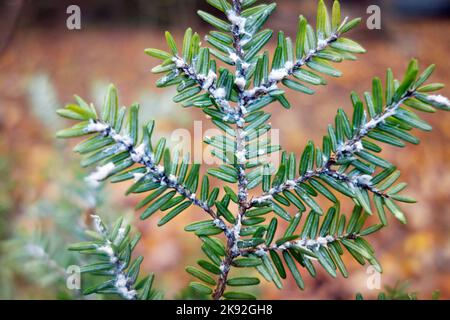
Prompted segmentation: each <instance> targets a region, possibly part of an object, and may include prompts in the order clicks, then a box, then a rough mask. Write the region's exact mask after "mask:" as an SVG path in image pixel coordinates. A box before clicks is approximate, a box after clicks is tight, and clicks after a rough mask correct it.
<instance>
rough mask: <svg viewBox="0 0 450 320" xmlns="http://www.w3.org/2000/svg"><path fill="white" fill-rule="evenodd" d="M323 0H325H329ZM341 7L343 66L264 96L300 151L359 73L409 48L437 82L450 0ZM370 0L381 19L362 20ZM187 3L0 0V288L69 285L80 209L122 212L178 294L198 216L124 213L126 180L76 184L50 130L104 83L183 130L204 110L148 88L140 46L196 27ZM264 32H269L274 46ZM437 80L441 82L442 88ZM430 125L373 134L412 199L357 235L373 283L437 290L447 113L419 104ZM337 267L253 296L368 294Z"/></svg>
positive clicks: (398, 60)
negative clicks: (190, 230)
mask: <svg viewBox="0 0 450 320" xmlns="http://www.w3.org/2000/svg"><path fill="white" fill-rule="evenodd" d="M328 2H330V1H328ZM70 4H77V5H79V6H80V8H81V12H82V18H81V23H82V29H81V30H74V31H70V30H68V29H67V28H66V19H67V14H66V8H67V6H69V5H70ZM341 4H342V6H343V10H344V14H345V15H349V16H351V17H356V16H361V17H363V22H364V23H363V24H362V25H361V27H360V28H358V29H356V30H355V31H352V37H353V38H354V39H355V40H358V41H359V42H360V43H361V44H362V45H363V46H364V47H365V48H366V49H367V51H368V52H367V53H366V54H365V55H363V56H360V57H359V60H358V61H357V62H349V63H344V64H342V65H340V66H339V68H340V69H341V70H342V71H343V72H344V76H343V77H342V78H339V79H332V80H330V81H329V85H328V86H325V87H322V88H318V90H317V93H316V94H315V95H314V96H312V97H310V96H306V95H297V94H291V93H290V98H291V102H292V105H293V108H292V110H290V111H286V110H284V109H282V108H281V107H280V106H279V105H276V104H275V105H273V106H271V107H270V108H271V109H270V110H271V111H273V112H274V115H273V117H272V124H273V126H274V127H275V128H279V129H280V135H281V144H282V145H283V147H284V149H286V150H290V151H294V152H297V153H299V152H300V151H301V150H302V149H303V147H304V146H305V144H306V141H307V140H308V139H313V140H315V141H319V139H321V137H322V135H323V133H324V132H325V130H326V125H327V124H328V123H329V122H331V121H332V119H333V117H334V115H335V112H336V109H337V108H338V107H343V108H344V109H345V110H350V104H349V94H350V92H351V90H355V91H356V92H358V93H362V92H363V91H364V90H367V89H369V88H370V85H371V78H372V77H373V76H379V77H381V78H384V71H385V70H386V68H387V67H392V69H393V70H394V72H396V74H397V75H400V74H402V73H403V70H404V68H405V67H406V64H407V62H408V60H409V59H410V58H411V57H416V58H418V59H419V61H420V63H421V65H422V67H425V66H427V65H428V64H430V63H435V64H436V65H437V71H436V73H435V74H434V76H433V81H435V82H443V83H445V84H447V85H450V67H449V62H448V61H449V52H450V19H449V13H450V5H449V4H450V3H449V1H446V0H428V1H421V0H414V1H413V0H397V1H394V0H391V1H378V2H377V1H346V0H343V1H341ZM370 4H377V5H379V6H380V8H381V18H382V20H381V22H382V25H381V27H382V28H381V30H368V29H367V27H366V26H365V20H366V19H367V17H368V14H367V13H366V9H367V7H368V5H370ZM315 8H316V1H313V0H311V1H310V0H307V1H306V0H304V1H299V0H279V1H278V8H277V10H276V12H275V14H274V15H273V16H272V19H271V20H270V21H269V23H268V25H269V27H271V28H273V29H274V30H275V31H278V30H281V29H282V30H285V31H286V33H287V34H290V35H292V36H293V35H294V33H295V28H296V22H297V17H298V14H300V13H302V14H304V15H306V16H307V17H308V18H309V19H313V18H314V11H315ZM196 9H207V10H210V7H209V6H208V5H207V4H206V3H205V1H203V0H152V1H144V0H121V1H119V0H117V1H110V0H99V1H87V0H84V1H82V0H79V1H76V0H70V1H66V0H58V1H56V0H40V1H25V0H23V1H21V0H1V1H0V239H1V249H0V250H1V251H0V298H33V299H38V298H44V299H55V298H79V294H78V293H77V292H70V291H68V290H66V289H65V280H64V277H65V268H66V267H67V266H68V265H70V264H74V263H75V264H76V263H80V260H79V257H75V256H72V254H71V253H69V252H68V251H67V250H66V247H67V245H68V244H69V243H71V242H75V241H79V240H80V239H82V231H83V228H85V227H86V225H87V224H89V220H88V217H89V214H90V213H92V212H97V213H98V214H100V215H101V216H102V217H104V219H105V220H107V221H113V220H114V218H116V217H118V216H119V215H124V216H126V217H127V219H128V220H129V221H133V222H134V225H135V226H136V228H137V229H139V231H141V232H142V233H143V240H142V241H141V244H140V246H139V247H138V251H139V252H138V253H139V254H142V255H144V256H145V260H144V264H143V269H144V270H145V271H151V272H155V273H156V276H157V278H156V286H157V287H158V288H160V289H162V290H163V291H164V292H165V296H166V298H174V297H183V293H181V294H180V290H181V292H184V291H182V290H183V288H185V287H186V286H187V284H188V282H189V276H188V275H187V274H186V273H185V272H184V267H185V266H186V265H187V264H188V263H195V261H196V258H198V257H200V255H201V253H200V250H199V243H198V240H197V239H196V238H195V237H193V236H192V235H189V234H186V233H185V232H184V231H183V226H184V225H185V224H187V223H189V222H191V221H195V220H196V219H199V218H201V214H199V213H198V212H196V210H191V211H189V213H186V214H184V215H182V216H180V217H178V218H177V219H176V220H174V221H173V222H172V223H171V224H169V225H167V226H165V227H164V228H163V229H161V228H158V227H157V226H156V223H155V219H157V217H154V218H153V219H150V220H146V221H145V222H142V221H139V219H137V218H134V217H136V216H137V214H136V213H135V212H133V209H132V208H133V205H134V204H135V203H137V202H138V201H139V199H140V198H139V197H138V196H129V197H125V196H123V193H124V191H125V189H126V188H127V186H126V185H111V184H107V185H106V186H105V187H104V188H102V189H101V190H89V189H88V188H87V187H86V186H85V184H84V181H83V177H84V176H85V175H87V174H88V171H87V170H83V169H81V168H80V167H79V157H78V156H77V155H75V154H73V153H72V152H71V147H72V146H73V144H71V143H67V142H64V141H63V142H61V141H56V139H55V138H54V133H55V131H56V130H57V129H59V128H62V127H64V126H66V125H67V123H66V122H65V121H64V120H61V119H59V118H58V117H56V115H55V109H57V108H59V107H61V106H63V105H64V104H65V103H68V102H71V101H72V95H73V94H78V95H80V96H82V97H84V98H85V99H86V100H88V101H92V102H94V103H96V104H97V105H100V104H101V101H102V99H103V94H104V92H105V89H106V86H107V85H108V83H111V82H112V83H114V84H115V85H116V86H117V87H118V89H119V95H120V102H121V104H123V105H130V104H131V103H133V102H139V103H140V104H141V106H142V107H141V115H142V118H143V119H155V120H157V132H158V135H159V136H163V135H166V136H169V135H170V133H171V132H172V130H174V129H176V128H186V129H188V130H191V131H192V130H193V121H194V120H204V116H203V115H202V113H201V112H199V111H198V110H192V109H181V107H179V106H177V105H175V104H174V103H172V102H171V97H172V95H173V92H172V91H171V90H170V89H169V90H167V89H164V90H163V89H156V88H155V86H154V83H155V80H156V79H157V78H156V77H155V76H154V75H152V74H151V72H150V69H151V67H153V66H154V65H155V64H156V62H157V61H156V60H153V59H152V58H149V57H148V56H146V55H145V54H144V52H143V50H144V49H145V48H148V47H156V48H162V49H164V48H165V44H164V41H163V32H164V31H165V30H171V31H172V32H173V34H174V35H175V36H176V38H177V40H181V37H182V34H183V32H184V30H185V28H187V27H189V26H191V27H193V29H194V30H195V31H197V32H199V33H200V34H206V33H207V32H208V30H209V27H208V26H207V25H205V24H204V23H202V21H201V20H200V19H199V18H198V17H197V16H196V14H195V11H196ZM273 44H274V43H273V42H271V46H273ZM443 94H444V95H446V96H449V95H450V91H449V89H448V88H446V89H444V91H443ZM424 118H425V120H427V121H429V122H430V123H431V124H432V125H433V127H434V130H433V132H432V133H431V134H426V135H425V134H423V133H419V132H417V135H418V136H419V137H420V138H421V140H422V144H420V145H419V146H408V148H407V149H406V150H405V151H402V150H399V149H394V148H390V147H386V148H385V150H384V151H383V153H384V155H385V156H386V157H387V158H388V159H389V160H391V161H392V162H393V163H395V164H398V166H399V168H400V169H401V171H402V173H403V180H404V181H406V182H407V183H408V184H409V189H408V190H409V194H410V195H411V196H413V197H415V198H416V199H417V200H418V203H417V204H416V205H412V206H410V207H407V206H405V207H404V209H405V211H406V212H407V216H408V220H409V223H408V225H407V226H402V225H400V224H399V223H398V222H397V221H396V220H395V219H392V218H391V219H390V220H389V222H390V223H389V227H388V228H387V229H385V230H383V231H381V232H379V233H378V234H376V235H373V236H371V237H370V240H371V241H372V242H373V244H374V246H375V248H376V249H377V252H378V257H379V260H380V261H381V263H382V265H383V267H384V273H383V274H382V278H381V280H382V281H381V285H382V289H383V288H384V287H385V286H389V287H395V286H396V285H397V284H401V285H400V287H398V288H399V290H403V287H405V284H409V287H407V288H406V289H405V290H406V291H408V292H417V295H418V297H419V298H430V297H431V294H432V292H433V291H435V290H439V291H440V292H441V298H443V299H448V298H450V232H449V229H450V209H449V205H450V192H449V190H450V170H449V169H450V168H449V165H448V163H449V159H450V148H449V147H450V125H449V123H450V114H449V113H439V114H437V115H424ZM347 260H348V263H349V269H350V276H349V278H348V279H342V277H338V279H337V280H334V279H332V278H331V277H329V276H328V275H327V274H325V273H324V272H319V275H318V277H317V279H311V278H310V277H308V276H307V275H306V273H305V274H304V278H306V290H305V291H298V290H297V289H296V287H295V283H294V282H293V281H286V282H285V288H284V289H283V290H281V291H280V290H277V289H275V288H274V287H273V286H272V285H270V284H263V285H262V286H261V287H260V290H261V292H259V293H260V295H261V296H262V297H263V298H266V299H352V298H354V295H355V293H356V292H362V293H363V294H364V295H365V296H366V297H369V298H373V297H376V295H377V293H378V291H377V290H369V289H368V288H367V285H366V281H367V277H368V276H369V275H368V274H367V273H366V268H365V267H361V266H359V265H356V263H354V262H352V260H351V259H347Z"/></svg>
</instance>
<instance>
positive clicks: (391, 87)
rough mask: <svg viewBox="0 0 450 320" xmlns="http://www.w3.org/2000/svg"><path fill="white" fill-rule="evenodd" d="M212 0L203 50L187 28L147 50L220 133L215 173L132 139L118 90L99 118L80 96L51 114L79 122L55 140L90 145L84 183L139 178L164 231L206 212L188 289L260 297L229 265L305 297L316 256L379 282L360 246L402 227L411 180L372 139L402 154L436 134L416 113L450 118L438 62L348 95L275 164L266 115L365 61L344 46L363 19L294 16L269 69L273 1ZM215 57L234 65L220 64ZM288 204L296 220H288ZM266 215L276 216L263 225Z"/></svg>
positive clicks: (144, 137)
mask: <svg viewBox="0 0 450 320" xmlns="http://www.w3.org/2000/svg"><path fill="white" fill-rule="evenodd" d="M207 2H208V3H209V4H211V5H212V6H213V7H215V8H216V9H218V10H219V11H221V12H222V13H223V16H224V17H225V18H226V20H223V19H222V18H223V17H221V18H218V17H215V16H213V15H211V14H209V13H207V12H204V11H199V12H198V13H199V15H200V16H201V17H202V18H203V19H204V20H205V21H206V22H208V23H209V24H211V25H212V26H213V27H214V28H215V29H216V30H214V31H211V32H210V34H209V35H208V36H207V37H206V42H207V43H208V44H209V45H210V47H204V46H202V45H201V41H200V40H201V37H200V36H199V35H198V34H197V33H193V32H192V30H191V29H190V28H189V29H188V30H187V31H186V33H185V36H184V40H183V44H182V46H181V47H179V46H177V45H176V43H175V40H174V38H173V37H172V35H171V34H170V33H169V32H167V33H166V40H167V44H168V46H169V49H170V50H169V52H166V51H163V50H160V49H147V50H145V52H146V53H147V54H148V55H150V56H152V57H155V58H158V59H160V60H162V63H161V64H160V65H158V66H157V67H155V68H154V69H153V72H155V73H161V74H163V77H162V78H161V79H159V80H158V81H157V86H158V87H169V86H175V87H176V89H177V94H176V95H175V97H174V101H175V102H177V103H181V104H182V106H183V107H197V108H200V109H201V110H202V111H203V112H204V113H205V114H206V115H207V116H208V118H209V119H211V121H212V122H213V123H214V125H216V126H217V127H218V128H219V129H220V130H222V131H223V134H221V135H217V136H215V137H212V138H211V137H205V143H206V144H208V145H209V146H210V147H211V149H212V155H213V156H214V157H216V158H217V159H218V160H219V161H221V163H222V165H220V166H219V167H215V168H210V169H209V170H208V171H207V174H206V175H204V176H203V177H201V176H200V165H199V164H198V163H193V164H192V163H191V161H190V157H189V155H186V154H185V155H182V154H180V153H179V152H172V150H171V148H169V147H167V146H166V140H165V139H163V138H162V139H159V140H158V141H157V142H154V141H153V140H154V139H152V136H153V132H154V122H153V121H151V122H149V123H148V124H147V125H145V126H144V127H143V129H142V133H140V130H139V125H138V124H139V117H138V112H139V105H138V104H133V105H132V106H131V107H130V108H128V109H127V108H119V103H118V96H117V91H116V89H115V88H114V86H112V85H111V86H110V88H109V90H108V92H107V95H106V98H105V102H104V105H103V108H102V110H101V113H100V114H99V113H97V110H96V108H95V107H94V106H93V105H92V104H88V103H86V102H85V101H84V100H83V99H81V98H80V97H76V98H75V100H76V103H74V104H69V105H67V106H66V108H64V109H61V110H59V111H58V113H59V114H60V115H61V116H63V117H66V118H69V119H72V120H77V121H78V123H77V124H76V125H74V126H73V127H71V128H68V129H64V130H61V131H59V132H58V137H60V138H72V137H81V136H87V135H89V136H90V137H89V138H88V139H86V140H84V141H82V142H81V143H79V144H78V145H77V146H76V147H75V149H74V150H75V151H76V152H78V153H80V154H82V155H83V156H84V158H83V160H82V166H84V167H87V166H91V165H94V164H95V165H97V169H96V171H95V172H93V173H92V174H91V175H90V176H89V177H88V181H89V182H90V183H91V184H93V185H98V184H99V183H100V182H101V181H104V180H106V179H107V178H110V177H111V180H112V182H116V183H117V182H121V181H127V180H134V183H133V185H132V186H131V187H130V188H129V190H128V193H148V196H147V197H146V198H145V199H143V200H142V201H141V202H140V203H139V204H138V205H137V208H138V209H141V208H142V209H143V212H142V214H141V219H147V218H148V217H150V216H152V215H154V214H155V213H156V212H158V211H160V212H163V213H164V215H163V216H162V217H161V219H160V220H159V222H158V226H163V225H165V224H166V223H168V222H169V221H171V220H172V219H174V218H176V217H177V216H178V215H179V214H181V213H182V212H184V211H185V210H186V209H187V208H188V207H190V206H194V207H196V208H197V209H198V210H200V211H202V212H204V213H205V220H203V221H198V222H195V223H193V224H190V225H188V226H187V227H186V228H185V230H186V231H188V232H192V233H194V234H195V235H196V236H197V237H199V239H200V240H201V242H202V245H201V249H202V250H203V252H204V253H205V255H206V257H207V259H208V260H206V259H205V260H199V261H198V266H188V267H187V268H186V271H187V272H188V273H189V274H190V275H192V276H193V277H194V278H196V279H197V280H198V281H194V282H192V283H191V284H190V286H191V287H192V288H193V289H195V290H196V291H197V292H199V293H200V294H203V295H210V296H211V298H213V299H221V298H226V299H251V298H254V296H253V295H252V294H251V293H248V292H241V291H240V290H235V289H233V288H237V287H239V288H247V289H249V288H251V287H252V286H255V285H258V284H259V283H260V278H257V277H254V276H252V275H250V276H249V275H242V274H239V275H238V276H236V277H232V276H231V273H230V272H231V270H235V269H237V268H250V270H252V269H253V270H254V269H256V270H257V271H258V272H259V273H260V274H261V276H262V278H264V279H266V280H267V281H271V282H273V283H274V284H275V285H276V286H277V287H278V288H281V287H282V280H281V279H284V278H286V276H287V274H288V273H291V274H292V276H293V279H294V280H295V282H296V284H297V285H298V287H299V288H300V289H303V288H304V281H303V277H302V275H301V272H300V270H299V267H301V268H305V269H306V271H307V272H308V273H309V274H310V275H312V276H313V277H315V276H316V274H317V271H316V266H317V265H315V264H314V263H313V261H316V260H317V261H318V265H320V266H321V267H322V268H324V270H325V271H326V272H327V273H328V274H329V275H331V276H332V277H336V276H337V274H338V273H341V274H342V275H343V276H344V277H347V275H348V272H347V269H346V266H345V264H344V260H343V259H342V257H341V256H342V255H343V254H344V252H348V253H349V254H350V255H351V256H353V258H354V259H355V260H356V261H357V262H359V263H360V264H365V263H367V262H368V263H369V264H371V265H373V266H374V267H375V269H376V270H377V271H379V272H381V271H382V270H381V266H380V265H379V263H378V261H377V259H376V257H375V250H374V248H373V247H372V246H371V245H370V244H369V242H368V241H367V240H366V238H367V236H368V235H370V234H372V233H375V232H378V231H379V230H380V229H382V228H383V227H384V226H386V225H387V216H386V212H391V213H392V214H393V215H394V216H395V218H397V219H398V220H399V221H400V222H402V223H406V217H405V215H404V213H403V210H402V209H401V207H400V206H399V203H402V202H403V203H412V202H415V200H414V199H412V198H410V197H407V196H405V195H403V194H400V192H401V191H403V190H404V189H405V187H406V184H405V183H396V182H397V180H398V178H399V176H400V172H399V171H398V170H397V169H396V167H395V166H394V165H392V164H391V163H390V162H389V161H387V160H386V159H384V158H383V157H381V156H380V155H379V154H378V153H379V152H380V151H381V150H382V148H381V146H380V143H386V144H388V145H393V146H396V147H404V146H405V145H406V143H411V144H418V143H419V139H418V138H417V137H415V136H414V135H413V134H412V133H411V132H412V129H413V128H417V129H421V130H424V131H430V130H431V126H430V125H429V124H428V123H426V122H425V121H424V120H422V119H421V118H420V117H419V116H418V115H417V114H416V111H423V112H435V111H436V109H442V110H447V111H448V110H449V109H450V102H449V100H448V99H447V98H445V97H443V96H441V95H434V94H431V93H430V92H433V91H436V90H438V89H440V88H442V87H443V85H441V84H425V82H426V81H427V80H428V78H429V77H430V76H431V74H432V72H433V70H434V65H431V66H429V67H428V68H426V69H425V70H424V71H423V72H421V73H419V66H418V62H417V60H415V59H413V60H411V61H410V63H409V65H408V67H407V70H406V72H405V74H404V76H403V77H402V78H400V79H399V80H397V79H395V77H394V75H393V73H392V71H391V70H390V69H389V70H388V71H387V72H386V81H385V84H384V86H383V84H382V81H381V80H380V79H379V78H374V79H373V81H372V88H371V90H370V92H365V93H364V99H361V98H360V97H359V96H358V95H357V94H356V93H352V94H351V104H352V105H353V114H352V115H348V114H346V113H345V112H344V110H343V109H339V110H338V112H337V116H336V117H335V119H334V123H333V124H332V125H329V126H328V130H327V134H326V135H325V136H324V138H323V141H322V145H321V146H319V145H317V144H315V143H313V142H312V141H310V142H308V143H307V146H306V148H305V149H304V151H303V153H302V154H301V155H300V156H296V155H295V154H293V153H290V154H289V153H287V152H286V151H283V152H282V155H281V164H279V165H278V164H274V163H271V162H269V161H268V160H267V159H266V158H265V157H263V156H266V155H268V154H270V153H273V152H276V151H279V150H280V149H281V147H280V146H278V145H272V143H271V141H270V139H269V138H268V137H267V135H266V133H268V132H269V131H270V130H271V125H270V124H269V122H268V121H269V119H270V117H271V114H270V113H268V112H266V111H265V110H264V108H265V107H266V106H268V105H270V104H272V103H274V102H279V103H280V104H281V105H282V106H283V107H285V108H290V106H291V105H290V103H289V101H288V100H287V98H286V95H285V89H286V88H287V89H292V90H295V91H298V92H300V93H305V94H313V93H314V90H313V89H311V88H310V86H318V85H325V84H326V83H327V81H326V80H325V79H324V76H332V77H338V76H340V75H341V72H340V71H338V70H337V69H335V67H334V65H333V63H337V62H341V61H344V60H355V59H356V57H355V54H358V53H363V52H365V50H364V48H363V47H362V46H361V45H359V44H358V43H356V42H354V41H353V40H350V39H348V38H346V37H345V35H346V34H347V32H348V31H350V30H351V29H353V28H354V27H356V26H357V25H358V24H359V22H360V19H354V20H348V19H347V18H344V19H341V10H340V5H339V2H338V1H335V2H334V5H333V9H332V14H331V15H329V14H328V10H327V7H326V5H325V3H324V1H322V0H320V1H319V2H318V10H317V20H316V28H313V27H312V26H311V25H310V24H308V22H307V20H306V18H304V17H303V16H300V18H299V22H298V33H297V36H296V39H295V40H292V39H291V38H289V37H286V36H285V34H284V33H283V32H279V33H278V36H277V46H276V49H275V52H274V54H273V57H272V59H271V58H270V57H269V53H268V52H267V51H266V52H261V50H262V49H263V48H264V47H265V46H266V44H267V43H268V41H269V40H270V38H271V37H272V34H273V31H272V30H270V29H265V30H263V29H262V28H263V25H264V23H265V22H266V21H267V19H268V18H269V16H270V15H271V14H272V12H273V11H274V9H275V6H276V5H275V4H274V3H272V4H258V5H254V4H255V2H257V1H256V0H233V1H227V0H207ZM214 57H215V58H216V59H217V60H220V62H221V63H223V64H224V65H225V66H230V67H231V68H227V67H221V66H219V65H218V63H217V62H218V61H217V60H215V59H214ZM210 178H216V179H218V180H220V183H221V184H223V185H221V187H222V188H219V187H214V188H210ZM199 185H200V187H199ZM231 186H234V189H233V188H232V187H231ZM257 188H260V189H261V190H260V191H259V193H258V195H256V196H251V195H250V192H254V193H257V191H256V189H257ZM221 189H222V191H221ZM251 190H252V191H251ZM318 195H322V196H323V197H324V198H327V199H328V200H329V201H330V202H331V205H330V208H329V209H328V210H327V209H323V208H322V207H321V206H320V205H319V204H318V202H317V201H316V200H315V197H317V196H318ZM338 195H344V196H347V197H348V198H350V199H351V201H352V202H353V203H354V204H355V206H354V209H353V211H352V213H351V215H349V216H347V215H346V214H344V213H343V212H341V210H340V204H339V201H338ZM289 207H290V208H294V209H295V213H290V212H288V210H289V209H288V208H289ZM307 211H308V212H307ZM306 212H307V213H306ZM270 213H273V216H272V218H271V219H270V220H266V217H267V215H268V214H270ZM374 214H377V215H378V217H379V222H378V223H375V224H372V225H367V224H366V220H367V218H368V217H369V216H371V215H374ZM303 217H304V218H303ZM302 218H303V220H302ZM283 222H284V223H286V225H287V227H286V228H285V230H284V232H280V231H277V229H278V225H279V224H281V223H283ZM216 236H218V237H216ZM219 237H220V238H219Z"/></svg>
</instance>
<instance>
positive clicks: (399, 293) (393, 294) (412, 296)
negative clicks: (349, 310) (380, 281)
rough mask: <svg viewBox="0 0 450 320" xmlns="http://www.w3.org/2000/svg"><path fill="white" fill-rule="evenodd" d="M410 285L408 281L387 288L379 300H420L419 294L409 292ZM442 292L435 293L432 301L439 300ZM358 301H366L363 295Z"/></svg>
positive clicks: (359, 296) (381, 293) (379, 296)
mask: <svg viewBox="0 0 450 320" xmlns="http://www.w3.org/2000/svg"><path fill="white" fill-rule="evenodd" d="M409 285H410V283H409V282H408V281H398V282H397V283H396V284H395V285H394V286H393V287H390V286H386V287H385V291H384V292H380V293H379V294H378V297H377V298H378V300H418V299H419V298H418V294H417V292H410V291H409ZM440 295H441V294H440V291H439V290H436V291H433V293H432V294H431V300H439V298H440ZM356 299H357V300H364V297H363V296H362V294H360V293H358V294H357V295H356Z"/></svg>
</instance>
